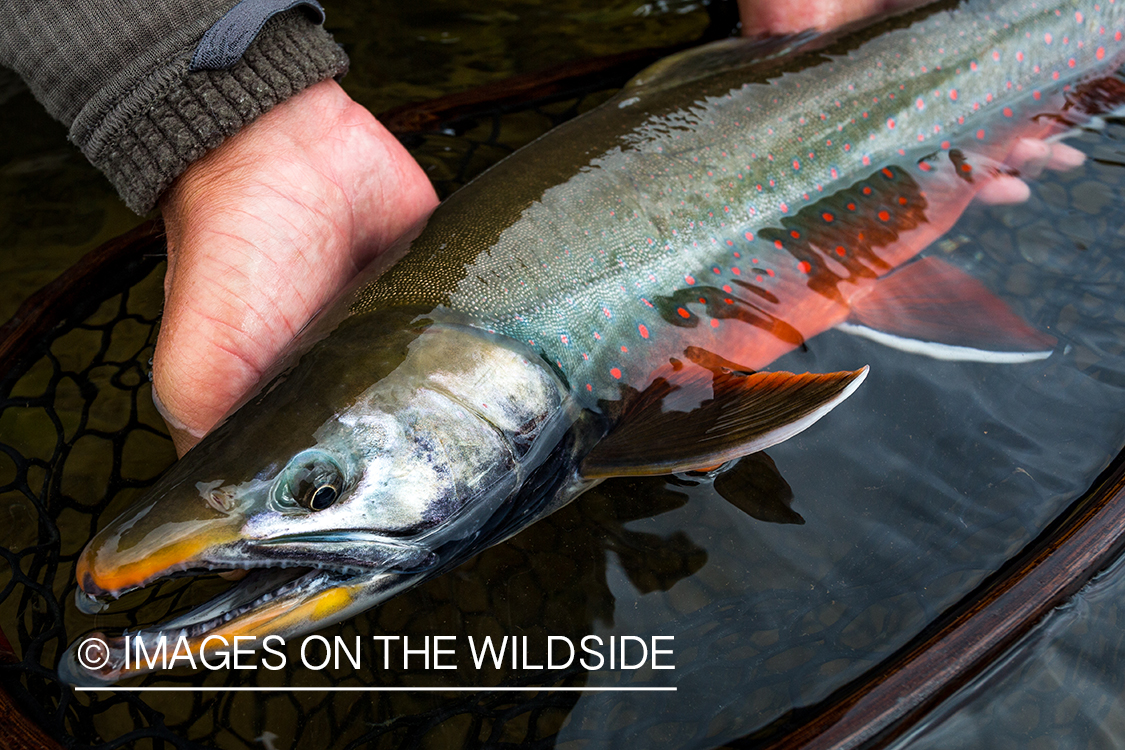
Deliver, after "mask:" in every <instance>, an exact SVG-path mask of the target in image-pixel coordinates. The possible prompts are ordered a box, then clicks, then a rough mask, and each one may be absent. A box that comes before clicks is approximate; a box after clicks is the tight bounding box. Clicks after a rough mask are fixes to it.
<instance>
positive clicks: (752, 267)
mask: <svg viewBox="0 0 1125 750" xmlns="http://www.w3.org/2000/svg"><path fill="white" fill-rule="evenodd" d="M1122 27H1123V24H1122V13H1121V6H1120V5H1119V4H1118V3H1116V2H1115V1H1114V2H1105V3H1090V2H1075V3H1063V4H1059V5H1050V6H1044V5H1043V4H1042V3H1012V2H970V3H967V4H965V5H963V6H962V7H960V8H958V9H956V10H952V11H939V12H935V13H932V14H931V15H930V16H929V17H927V18H925V19H923V20H921V21H919V22H917V23H914V24H913V25H911V26H909V27H906V28H900V29H897V30H894V31H891V32H889V33H886V34H884V35H882V36H880V37H877V38H876V39H874V40H872V41H868V42H866V43H864V44H863V45H862V46H860V47H858V48H855V49H852V50H848V51H846V53H844V54H842V55H836V56H833V57H831V58H828V59H826V60H825V61H824V62H822V63H821V64H819V65H815V66H812V67H808V68H806V69H804V70H802V71H800V72H797V73H784V74H781V75H779V76H776V77H774V78H772V79H770V80H768V81H766V82H756V83H742V84H737V85H730V86H728V87H727V88H726V90H722V88H723V85H724V81H726V80H737V76H738V75H739V73H740V72H736V73H735V74H733V75H732V74H729V73H728V74H726V75H725V78H724V76H718V78H720V79H722V80H720V82H719V88H720V93H718V94H711V95H708V96H699V97H697V98H695V100H694V102H693V103H692V104H690V105H689V106H679V107H671V108H669V107H665V102H666V101H669V100H675V99H676V98H677V97H678V98H679V99H680V100H682V99H683V97H684V86H680V87H674V86H673V87H672V88H671V90H665V91H657V92H656V93H653V94H648V93H645V92H643V91H642V92H641V94H640V95H639V96H632V95H631V94H632V92H631V91H630V90H629V89H628V88H627V89H626V90H625V91H624V92H622V94H621V95H620V96H619V97H618V101H619V104H618V107H617V111H616V112H613V114H614V115H616V119H617V120H618V121H622V120H624V121H626V122H628V121H629V120H630V118H632V120H633V121H634V122H635V123H636V124H635V125H633V127H631V128H627V129H625V130H624V134H623V135H621V134H620V133H621V132H622V131H621V129H620V128H619V129H618V131H617V132H618V135H617V137H614V138H610V139H607V140H606V142H605V143H604V145H600V144H598V143H593V144H591V146H590V147H589V148H588V149H587V152H588V153H589V154H590V158H589V159H588V160H587V161H586V162H585V163H583V165H582V166H581V167H580V168H578V169H577V170H576V171H575V172H574V173H573V175H571V176H570V177H569V178H568V179H565V180H561V181H559V182H558V183H557V184H554V185H552V186H550V187H547V188H546V189H544V190H543V191H542V193H541V194H540V195H539V197H538V198H537V200H535V201H533V202H531V203H530V204H526V205H518V206H517V209H518V211H513V212H511V213H510V214H509V215H506V216H500V217H492V219H491V222H492V223H491V224H490V225H489V227H488V228H486V229H485V230H484V232H483V233H482V231H481V230H479V229H474V228H473V227H459V230H460V231H459V232H457V233H455V236H458V237H459V238H460V239H461V244H460V246H457V247H443V249H442V253H446V254H449V255H450V256H452V257H453V258H455V259H457V260H458V261H459V262H461V263H463V264H464V266H463V269H464V270H463V271H461V272H460V273H457V272H453V273H449V274H442V273H437V274H435V273H433V268H432V266H433V264H432V263H431V264H430V267H429V268H427V267H425V266H411V264H409V263H408V264H405V265H400V267H398V268H396V269H392V271H399V272H398V273H396V272H392V273H389V274H387V275H386V276H384V277H383V278H382V279H380V280H378V281H376V282H375V283H374V284H373V285H371V286H370V287H369V288H368V289H366V290H365V291H364V292H362V293H361V295H360V300H361V301H360V302H359V303H358V305H357V308H356V309H357V310H362V309H365V308H367V307H382V306H385V305H392V304H396V303H400V302H402V301H403V299H404V292H403V290H404V289H406V290H410V291H409V292H407V293H405V296H408V297H410V298H411V300H412V301H419V300H421V301H425V302H427V303H436V304H444V305H447V306H448V307H450V308H452V309H454V310H457V311H460V312H464V313H467V314H469V315H471V316H473V317H474V318H475V319H477V320H478V321H480V323H481V325H482V326H484V327H487V328H489V329H490V330H495V331H497V332H500V333H503V334H505V335H507V336H510V337H512V338H513V339H515V340H517V341H520V342H524V343H526V344H528V345H529V346H530V347H532V348H533V349H535V350H537V351H538V352H540V353H541V355H542V357H543V358H544V359H545V360H546V361H548V362H552V363H554V364H555V365H556V366H557V367H558V369H559V371H560V372H561V373H562V374H563V376H564V377H565V378H566V379H567V381H568V382H570V383H571V384H572V385H573V386H574V388H575V390H576V391H578V392H579V393H578V397H579V398H580V399H583V400H584V402H585V403H586V404H587V405H589V404H592V403H594V402H596V401H597V400H599V399H616V398H619V397H620V388H621V385H622V384H623V383H627V384H629V385H632V386H633V387H637V388H641V387H643V386H644V385H645V384H646V383H647V382H649V381H650V380H651V378H652V377H653V376H654V372H656V371H657V370H658V368H659V367H660V366H661V365H662V364H663V363H666V362H667V361H668V360H669V359H670V358H674V357H676V356H679V355H680V353H681V352H682V350H683V347H684V342H685V340H686V339H690V341H691V342H692V343H695V344H698V345H700V346H705V347H707V348H709V349H710V350H712V351H716V352H720V353H723V354H724V356H727V355H732V356H731V358H732V359H735V360H736V361H739V362H742V363H743V364H745V365H746V366H748V367H753V368H758V367H763V366H765V365H767V364H768V363H769V362H770V361H772V360H773V359H775V358H776V357H777V356H779V355H780V354H782V353H784V351H786V350H787V349H789V348H792V346H795V345H796V344H797V343H800V341H801V340H803V339H806V338H809V337H811V336H812V335H815V334H816V333H817V332H819V330H822V329H823V325H822V324H821V323H818V324H810V323H809V322H808V321H807V320H805V319H804V318H802V317H800V316H797V317H795V316H794V313H793V310H794V309H795V308H797V309H799V308H802V307H804V308H808V307H812V308H815V309H818V310H819V311H820V312H821V313H824V312H825V311H824V309H822V308H823V307H824V306H823V305H822V304H821V303H820V301H819V300H817V301H808V302H805V301H802V302H800V303H799V304H795V302H794V297H797V298H802V300H803V298H805V297H813V296H825V295H827V296H829V297H831V296H832V294H833V293H830V292H829V291H828V290H829V289H833V290H837V289H839V288H840V287H841V283H842V282H841V279H844V280H848V282H849V283H845V286H848V287H849V289H848V291H849V293H853V292H854V291H855V289H854V288H852V287H857V285H861V282H863V281H864V280H870V279H874V278H877V277H878V276H880V275H882V274H883V273H886V272H887V271H888V270H890V269H891V268H893V267H894V266H897V265H900V264H901V263H902V262H904V261H905V260H907V259H908V258H909V257H910V255H913V254H914V253H916V252H917V251H918V250H920V249H921V247H922V246H923V245H922V244H919V243H914V245H915V246H912V247H909V248H895V249H894V250H893V251H891V250H888V249H887V245H888V244H891V243H893V241H894V239H895V237H890V238H889V239H888V238H887V237H884V242H882V243H874V244H873V243H872V242H871V241H870V235H872V234H876V233H880V232H882V233H883V234H887V233H888V231H889V232H890V234H891V235H894V234H895V232H896V230H900V229H902V228H903V227H904V226H905V225H906V224H909V223H910V222H914V223H917V222H918V221H919V217H918V216H916V215H913V216H912V215H911V214H912V213H913V214H918V213H919V212H922V213H923V214H924V216H923V217H922V218H921V220H922V221H930V222H932V223H935V224H936V217H937V216H938V215H939V214H940V213H942V212H943V211H948V210H949V206H951V205H955V204H957V203H958V201H960V202H961V203H962V204H963V203H964V202H965V201H967V199H968V197H971V194H972V192H974V191H975V189H976V188H977V187H979V185H980V181H979V180H978V181H976V183H975V184H974V183H973V182H970V181H967V180H961V181H958V180H955V179H952V177H953V176H954V175H953V173H954V172H955V167H951V166H950V165H951V164H952V162H953V159H942V158H940V157H941V156H942V155H946V156H952V157H954V158H959V159H960V160H961V163H962V166H963V167H967V169H968V170H969V171H971V170H972V169H974V168H975V169H977V170H978V173H979V170H980V169H982V168H989V167H990V166H991V167H994V166H995V164H996V163H998V162H999V161H1001V160H1002V159H1003V158H1004V156H1005V155H1006V153H1007V150H1008V148H1009V146H1010V143H1011V140H1012V138H1013V137H1014V136H1016V135H1018V134H1021V133H1022V132H1025V131H1028V130H1029V129H1032V128H1033V126H1032V125H1031V124H1030V122H1029V119H1028V118H1029V115H1031V114H1033V113H1034V112H1035V111H1036V110H1037V109H1042V110H1043V111H1050V110H1052V109H1057V108H1058V107H1059V106H1060V105H1061V103H1062V101H1063V96H1064V95H1065V93H1066V92H1067V91H1068V90H1070V89H1071V88H1072V87H1073V85H1074V84H1075V82H1077V81H1081V80H1084V79H1086V78H1089V77H1090V75H1091V72H1092V71H1099V70H1100V71H1105V70H1107V69H1111V68H1112V65H1111V63H1112V61H1114V60H1118V59H1119V58H1120V56H1121V53H1122V51H1123V49H1125V47H1123V44H1122V38H1121V37H1122ZM742 75H743V77H745V74H744V73H743V74H742ZM685 85H686V86H698V84H697V83H696V82H690V83H688V84H685ZM712 88H714V86H712ZM662 108H663V109H664V110H665V111H660V110H661V109H662ZM609 109H611V110H612V109H613V108H612V106H611V107H610V108H609ZM654 111H655V113H654ZM766 113H769V114H768V115H767V114H766ZM592 116H594V117H598V116H604V114H603V113H601V112H599V113H598V114H593V115H592ZM589 117H591V116H590V115H588V116H587V118H589ZM582 119H583V118H580V119H579V120H577V121H575V122H573V123H571V124H569V125H568V126H566V127H564V128H560V129H559V130H558V131H556V132H555V133H552V134H548V136H546V137H545V138H544V139H543V140H544V142H543V143H541V144H540V146H541V148H540V151H539V154H540V156H539V158H540V159H542V153H543V152H544V151H547V152H548V153H549V152H550V151H549V149H546V148H543V146H546V144H547V143H552V142H554V143H561V142H562V141H563V140H565V139H567V138H568V137H570V136H569V134H570V133H571V132H574V131H580V132H581V129H582V128H583V127H584V126H583V123H582ZM587 125H588V123H587ZM589 130H590V128H588V127H587V128H586V132H588V131H589ZM1040 130H1042V128H1040ZM563 148H564V149H565V147H563ZM599 148H600V151H599V150H598V149H599ZM560 156H561V155H560ZM974 164H975V165H976V166H974ZM525 168H526V165H525V164H523V163H522V162H521V160H520V159H519V158H518V155H517V157H515V158H510V159H509V160H507V161H506V162H503V163H501V164H500V165H498V166H497V167H495V168H494V169H493V170H491V171H490V172H489V173H487V174H486V175H484V176H483V177H482V178H481V179H479V180H478V181H477V182H476V183H474V184H473V185H470V186H469V187H468V188H466V189H465V192H468V193H473V192H480V191H488V190H491V189H493V188H494V186H495V185H496V184H497V183H498V182H502V181H507V180H509V179H510V178H511V175H512V173H513V172H514V171H515V170H522V169H525ZM890 168H893V169H894V170H895V174H899V175H901V177H900V178H899V182H900V184H901V185H903V187H902V188H901V189H900V190H899V191H898V192H894V191H892V192H890V193H888V192H887V191H886V190H882V191H880V192H879V194H878V196H877V197H876V198H877V199H876V198H872V197H871V196H870V195H864V194H863V189H864V188H863V186H862V184H861V183H863V181H864V180H867V179H868V178H871V180H870V181H871V183H872V184H875V183H878V182H879V180H880V174H881V172H880V170H883V171H886V170H888V169H890ZM981 176H984V175H981ZM907 182H909V185H906V183H907ZM914 185H920V186H921V187H920V188H911V187H910V186H914ZM912 189H913V191H914V193H921V194H926V193H927V192H929V193H930V197H929V200H928V205H927V207H926V209H925V210H923V209H921V208H919V205H920V204H919V199H918V196H917V195H913V196H911V197H907V194H908V193H910V192H911V190H912ZM942 194H946V195H947V197H945V198H944V199H943V198H942ZM888 196H890V197H888ZM935 196H937V197H935ZM900 200H903V201H907V202H909V205H905V204H902V203H900ZM922 202H923V203H925V202H926V200H925V199H923V200H922ZM849 204H851V205H853V206H854V209H853V211H850V212H849V211H848V209H847V206H848V205H849ZM818 206H820V207H821V208H818ZM822 208H823V210H821V209H822ZM952 210H954V211H959V209H958V208H954V209H952ZM857 212H858V213H857ZM849 213H852V214H855V216H854V217H853V218H854V222H853V223H855V224H856V226H860V227H867V228H868V231H867V233H866V234H867V235H868V236H866V237H865V236H864V232H862V231H858V232H856V233H855V234H858V235H859V237H861V238H862V239H861V240H860V241H858V242H857V241H856V237H855V236H853V238H852V240H853V242H852V245H853V246H852V247H847V246H845V245H846V244H847V243H841V242H837V241H832V242H831V247H828V248H823V247H820V246H819V244H818V245H812V244H810V243H809V241H808V240H807V239H805V238H803V237H802V233H808V232H814V233H819V234H820V235H823V234H824V232H823V231H819V230H825V229H827V228H828V227H825V226H823V224H828V223H830V222H833V221H835V222H836V224H835V226H834V227H832V228H833V229H835V228H837V227H839V226H841V224H842V221H843V220H844V216H846V215H847V214H849ZM825 215H828V216H830V217H831V218H830V219H827V220H826V219H824V218H823V217H824V216H825ZM817 217H819V223H821V224H822V226H816V224H817V223H818V218H817ZM837 217H839V218H837ZM904 222H906V223H905V224H904ZM497 227H499V228H498V229H497ZM447 229H448V227H447V226H446V225H445V223H443V222H440V221H439V222H435V223H432V224H431V226H430V227H428V228H427V230H426V232H425V233H424V234H423V236H422V237H420V238H419V240H418V241H417V242H416V246H417V247H422V248H424V247H425V246H426V244H427V241H428V239H429V237H428V235H433V236H435V237H442V238H443V242H444V241H448V238H449V233H448V232H447ZM823 244H827V243H823ZM834 253H837V255H835V257H834V255H833V254H834ZM864 253H866V257H864V255H863V254H864ZM880 253H882V254H883V255H885V256H887V257H880ZM474 254H475V257H474ZM418 255H419V256H423V255H425V252H424V251H421V252H419V253H418ZM436 255H437V253H434V254H433V255H431V257H430V260H431V261H433V260H436V258H435V257H434V256H436ZM439 265H440V263H439ZM842 266H847V269H850V270H847V271H846V272H842V271H841V267H842ZM864 269H866V270H864ZM401 271H408V272H410V273H408V274H406V275H405V277H404V274H403V273H401ZM422 275H425V278H420V276H422ZM435 280H436V283H435ZM704 285H705V286H706V287H707V289H708V290H711V291H709V292H708V294H712V295H713V296H714V294H716V292H715V291H714V290H718V292H717V293H718V294H726V295H728V296H727V297H724V298H723V299H731V300H732V302H731V303H730V304H732V305H735V304H736V303H737V307H738V309H739V310H741V311H742V312H743V313H745V314H743V315H741V316H738V315H730V314H726V313H725V312H724V311H723V309H722V307H723V303H721V302H720V303H718V304H717V305H716V304H715V303H713V302H711V301H709V300H708V299H707V294H700V295H698V296H693V294H695V293H694V292H693V291H692V290H693V289H696V290H698V289H701V288H703V286H704ZM748 286H749V287H751V288H747V287H748ZM723 290H729V291H725V292H724V291H723ZM736 290H737V291H736ZM836 296H837V297H839V295H838V294H837V295H836ZM658 301H663V302H664V305H665V308H666V309H663V310H662V309H660V305H659V304H657V303H658ZM844 301H845V300H843V299H840V302H844ZM751 313H753V314H752V315H751ZM845 316H846V310H845V309H844V308H843V306H842V305H841V309H840V310H837V311H834V312H831V313H830V314H827V315H823V314H822V315H821V316H820V319H821V321H822V322H828V323H835V322H841V321H842V320H843V318H844V317H845ZM732 328H733V329H735V330H731V329H732ZM818 328H819V330H818ZM778 331H781V332H783V333H782V334H781V335H780V337H779V336H778V335H777V332H778ZM787 331H788V332H791V331H796V332H798V333H799V335H797V336H794V335H793V334H792V333H788V334H786V333H784V332H787ZM731 341H738V342H740V343H739V344H738V345H737V346H733V345H732V344H731ZM583 390H584V391H585V394H583V393H582V391H583Z"/></svg>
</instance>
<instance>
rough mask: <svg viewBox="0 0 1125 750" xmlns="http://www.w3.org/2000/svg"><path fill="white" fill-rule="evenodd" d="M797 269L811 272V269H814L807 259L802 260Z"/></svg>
mask: <svg viewBox="0 0 1125 750" xmlns="http://www.w3.org/2000/svg"><path fill="white" fill-rule="evenodd" d="M797 269H798V270H799V271H800V272H801V273H809V272H810V271H812V264H811V263H809V262H808V261H807V260H802V261H801V262H800V263H798V264H797Z"/></svg>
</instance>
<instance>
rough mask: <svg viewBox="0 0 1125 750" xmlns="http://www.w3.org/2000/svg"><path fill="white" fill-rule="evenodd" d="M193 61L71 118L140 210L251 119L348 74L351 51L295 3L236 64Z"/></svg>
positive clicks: (90, 154) (75, 133) (89, 152)
mask: <svg viewBox="0 0 1125 750" xmlns="http://www.w3.org/2000/svg"><path fill="white" fill-rule="evenodd" d="M188 66H189V56H188V55H185V56H184V57H183V59H177V60H175V61H172V62H171V63H170V64H169V65H168V66H167V67H165V68H164V69H162V70H161V71H158V72H157V73H155V74H154V75H153V76H152V79H150V80H149V81H145V82H143V83H142V84H141V85H140V86H138V87H137V89H135V90H134V91H133V92H132V93H131V94H130V95H129V96H128V97H126V98H124V99H123V100H121V101H119V102H117V103H116V104H115V106H113V107H112V108H111V109H110V110H109V112H108V113H106V114H105V115H104V116H103V117H100V118H97V119H95V118H89V117H84V115H86V114H87V113H85V112H83V113H80V114H79V116H78V118H77V119H76V120H75V121H74V123H73V124H72V126H71V131H70V136H71V139H72V140H73V141H74V142H75V143H76V144H77V145H78V146H79V147H80V148H81V149H82V152H83V153H84V154H85V155H86V157H87V158H88V159H89V160H90V161H91V162H92V163H93V164H94V166H96V167H97V168H98V169H100V170H101V171H102V172H103V173H105V175H106V176H107V177H108V178H109V180H110V182H112V183H113V185H114V187H116V188H117V192H118V194H120V195H121V198H122V199H123V200H124V201H125V203H126V204H127V205H128V206H129V208H131V209H133V210H134V211H136V212H137V213H139V214H144V213H147V212H148V211H150V210H152V208H153V206H155V205H156V201H157V199H158V198H159V197H160V195H161V194H162V193H163V192H164V191H165V190H166V189H167V188H168V186H169V185H171V184H172V181H173V180H175V179H176V178H177V177H178V176H179V175H180V174H181V173H182V172H183V171H184V170H185V169H187V167H188V165H189V164H191V163H192V162H193V161H195V160H196V159H198V158H200V157H201V156H203V155H204V154H205V153H207V152H208V151H210V150H211V149H213V148H215V147H216V146H218V145H219V144H220V143H222V142H223V140H224V139H226V138H227V137H228V136H230V135H233V134H234V133H236V132H238V130H240V129H241V128H242V127H243V126H244V125H246V124H247V123H249V122H250V121H251V120H253V119H255V118H256V117H258V116H259V115H261V114H263V113H264V112H266V111H268V110H269V109H270V108H271V107H273V106H274V105H275V104H277V103H279V102H281V101H284V100H285V99H288V98H289V97H291V96H293V95H294V94H296V93H298V92H300V91H301V90H303V89H305V88H308V87H309V86H311V85H313V84H314V83H318V82H320V81H323V80H326V79H328V78H333V77H339V76H342V75H343V74H344V73H345V72H346V71H347V68H348V58H347V55H345V54H344V51H343V50H342V49H341V48H340V47H339V45H337V44H336V43H335V42H333V41H332V37H331V35H330V34H328V32H326V31H325V30H324V29H322V28H321V27H320V26H317V25H315V24H314V23H312V22H311V21H309V20H308V18H307V17H306V16H305V14H304V13H302V12H301V11H298V10H294V11H289V12H286V13H283V14H281V15H278V16H275V17H274V18H273V19H271V20H270V21H269V22H268V23H267V24H266V25H265V27H264V28H263V29H262V31H261V32H260V33H259V34H258V36H257V38H256V39H255V40H254V42H253V43H252V44H251V45H250V47H249V49H248V50H247V51H246V54H245V55H243V57H242V59H241V60H240V61H238V62H237V63H235V64H234V65H233V66H232V67H230V68H228V69H226V70H203V71H198V72H188ZM99 114H100V113H99ZM95 117H96V116H95Z"/></svg>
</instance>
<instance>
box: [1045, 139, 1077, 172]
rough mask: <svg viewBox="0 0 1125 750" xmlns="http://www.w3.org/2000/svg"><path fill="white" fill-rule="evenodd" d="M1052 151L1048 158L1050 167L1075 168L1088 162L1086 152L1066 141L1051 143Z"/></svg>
mask: <svg viewBox="0 0 1125 750" xmlns="http://www.w3.org/2000/svg"><path fill="white" fill-rule="evenodd" d="M1050 152H1051V153H1050V156H1049V157H1048V159H1047V168H1048V169H1057V170H1067V169H1074V168H1075V167H1080V166H1082V165H1083V164H1084V163H1085V162H1086V154H1084V153H1082V152H1081V151H1079V150H1078V149H1076V148H1074V147H1073V146H1068V145H1066V144H1065V143H1052V144H1050Z"/></svg>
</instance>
